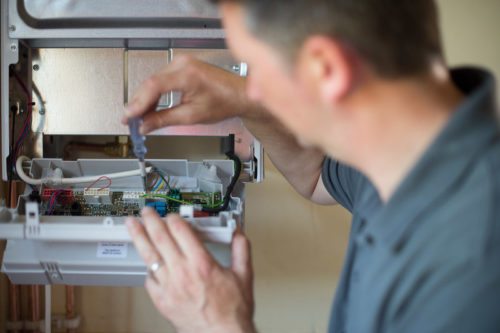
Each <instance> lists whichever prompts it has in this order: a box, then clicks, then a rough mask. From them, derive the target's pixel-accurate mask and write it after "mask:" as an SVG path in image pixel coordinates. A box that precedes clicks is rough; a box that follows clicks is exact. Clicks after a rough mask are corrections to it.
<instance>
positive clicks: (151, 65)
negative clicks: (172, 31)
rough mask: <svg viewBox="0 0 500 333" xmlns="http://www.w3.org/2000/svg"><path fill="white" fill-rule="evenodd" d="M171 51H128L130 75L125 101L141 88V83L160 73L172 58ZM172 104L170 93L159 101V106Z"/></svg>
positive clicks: (128, 74)
mask: <svg viewBox="0 0 500 333" xmlns="http://www.w3.org/2000/svg"><path fill="white" fill-rule="evenodd" d="M169 53H170V52H169V51H144V50H130V51H127V52H126V57H125V59H126V60H127V70H128V73H127V75H126V77H128V80H127V82H128V84H127V86H128V87H127V96H125V101H126V102H127V103H128V101H129V100H130V99H132V97H133V96H134V93H135V92H136V91H137V88H139V85H140V84H141V83H142V82H143V81H144V80H146V79H147V78H148V77H150V76H151V75H153V74H156V73H158V72H159V71H160V70H161V69H162V68H164V67H165V66H166V65H167V64H168V62H169V58H170V54H169ZM169 104H170V94H168V93H167V94H165V95H163V96H162V98H161V99H160V102H159V103H158V105H159V107H161V108H166V107H168V106H169Z"/></svg>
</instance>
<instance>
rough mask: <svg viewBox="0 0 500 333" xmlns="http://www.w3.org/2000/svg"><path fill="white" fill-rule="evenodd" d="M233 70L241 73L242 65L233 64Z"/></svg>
mask: <svg viewBox="0 0 500 333" xmlns="http://www.w3.org/2000/svg"><path fill="white" fill-rule="evenodd" d="M233 71H235V72H237V73H239V72H240V66H239V65H234V66H233Z"/></svg>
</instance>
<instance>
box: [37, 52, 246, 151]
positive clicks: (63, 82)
mask: <svg viewBox="0 0 500 333" xmlns="http://www.w3.org/2000/svg"><path fill="white" fill-rule="evenodd" d="M172 53H173V54H174V57H175V55H179V54H190V55H192V56H195V57H197V58H200V59H202V60H204V61H207V62H211V63H212V64H214V65H218V66H220V67H222V68H224V69H227V70H233V67H235V66H238V65H237V63H236V62H235V61H234V60H233V59H232V58H231V57H230V55H229V52H228V51H227V50H173V52H172ZM125 54H128V56H125ZM167 54H168V51H151V50H150V51H128V52H125V50H123V49H37V50H34V52H33V67H34V68H36V70H33V73H32V75H33V82H34V84H35V86H36V87H37V88H38V90H39V91H40V94H41V96H42V99H43V101H44V103H45V115H44V116H43V117H42V116H40V115H39V114H38V113H34V116H33V124H32V127H33V129H34V130H35V129H41V131H42V132H43V134H44V135H104V134H105V135H128V127H126V126H124V125H122V123H121V121H120V120H121V118H122V116H123V110H124V106H125V103H126V97H127V96H126V95H132V94H133V91H134V90H135V89H136V87H137V86H138V85H139V84H140V83H141V82H142V80H144V79H145V78H146V77H147V76H149V74H150V73H151V74H152V73H154V72H155V71H158V70H160V69H161V68H162V67H163V66H164V65H165V64H166V63H167V60H166V59H165V55H167ZM127 61H128V62H127ZM127 74H128V75H127ZM127 77H128V81H127ZM173 97H174V99H175V98H177V101H173V103H174V104H177V103H178V99H179V96H178V95H175V94H174V96H173ZM161 103H162V104H164V103H166V104H168V103H170V104H172V102H170V101H168V99H167V98H164V99H162V101H161ZM160 107H161V106H160ZM228 134H235V135H236V138H237V140H236V150H237V152H238V153H239V154H240V156H241V157H242V158H243V159H250V158H251V157H252V147H253V143H254V140H255V139H254V138H253V136H252V135H251V134H250V133H249V132H248V131H247V130H246V128H245V127H244V125H243V123H242V121H241V120H240V119H237V118H233V119H228V120H226V121H223V122H221V123H217V124H211V125H194V126H171V127H166V128H162V129H160V130H158V131H156V132H154V133H152V135H169V136H172V135H182V136H186V135H189V136H227V135H228Z"/></svg>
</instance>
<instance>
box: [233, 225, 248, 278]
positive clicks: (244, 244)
mask: <svg viewBox="0 0 500 333" xmlns="http://www.w3.org/2000/svg"><path fill="white" fill-rule="evenodd" d="M232 270H233V272H234V273H235V274H236V276H238V278H239V279H240V280H241V281H242V282H243V283H244V285H245V287H247V288H251V285H252V282H253V269H252V256H251V251H250V242H249V241H248V239H247V238H246V237H245V235H243V234H242V233H241V232H239V231H237V232H236V233H235V234H234V237H233V263H232Z"/></svg>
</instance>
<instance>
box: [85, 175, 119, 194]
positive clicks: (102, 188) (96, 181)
mask: <svg viewBox="0 0 500 333" xmlns="http://www.w3.org/2000/svg"><path fill="white" fill-rule="evenodd" d="M102 179H106V180H107V181H108V184H107V185H106V186H104V187H101V188H99V189H98V191H100V190H104V189H107V188H110V187H111V183H112V182H113V181H112V180H111V178H109V177H108V176H101V177H99V178H97V179H96V180H95V182H93V183H92V184H90V185H89V186H88V187H87V188H85V191H86V190H88V189H89V188H91V187H92V186H94V185H95V184H97V183H98V182H99V181H100V180H102Z"/></svg>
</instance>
